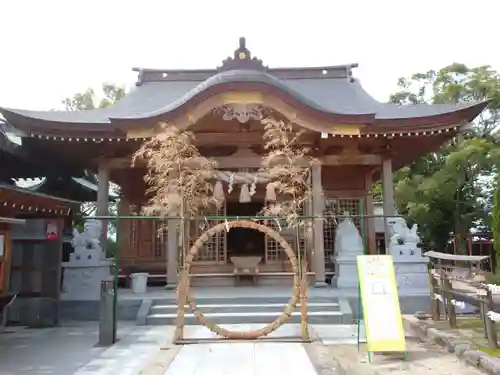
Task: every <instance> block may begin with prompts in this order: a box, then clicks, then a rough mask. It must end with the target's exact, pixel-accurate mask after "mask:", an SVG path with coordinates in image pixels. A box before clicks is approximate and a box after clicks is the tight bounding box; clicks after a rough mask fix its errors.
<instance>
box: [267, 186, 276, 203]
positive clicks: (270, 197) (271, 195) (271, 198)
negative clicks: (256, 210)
mask: <svg viewBox="0 0 500 375" xmlns="http://www.w3.org/2000/svg"><path fill="white" fill-rule="evenodd" d="M266 202H276V189H275V188H274V183H272V182H270V183H268V184H267V186H266Z"/></svg>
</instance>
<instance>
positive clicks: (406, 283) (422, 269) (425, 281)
mask: <svg viewBox="0 0 500 375" xmlns="http://www.w3.org/2000/svg"><path fill="white" fill-rule="evenodd" d="M393 259H394V271H395V273H396V283H397V285H398V294H399V295H400V296H404V295H419V294H421V295H427V296H428V295H429V293H430V288H429V276H428V271H427V263H428V259H427V258H424V257H415V258H413V259H408V258H407V257H405V259H397V257H393Z"/></svg>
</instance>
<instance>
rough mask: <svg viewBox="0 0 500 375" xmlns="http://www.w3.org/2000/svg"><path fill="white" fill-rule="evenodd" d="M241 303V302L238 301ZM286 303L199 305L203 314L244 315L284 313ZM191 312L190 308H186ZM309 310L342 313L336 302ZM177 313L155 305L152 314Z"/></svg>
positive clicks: (170, 307)
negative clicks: (246, 313)
mask: <svg viewBox="0 0 500 375" xmlns="http://www.w3.org/2000/svg"><path fill="white" fill-rule="evenodd" d="M238 302H239V301H238ZM285 305H286V303H261V304H248V303H245V304H242V303H227V304H197V306H198V308H199V309H201V310H202V311H203V313H207V314H208V313H244V312H278V313H279V312H282V311H283V310H284V309H285ZM186 309H187V310H189V306H186ZM298 309H300V303H299V304H297V307H296V308H295V310H298ZM307 310H308V311H310V312H314V311H340V306H339V304H338V303H335V302H320V303H317V302H314V303H308V304H307ZM176 312H177V305H174V304H169V305H153V306H152V307H151V311H150V314H170V313H176Z"/></svg>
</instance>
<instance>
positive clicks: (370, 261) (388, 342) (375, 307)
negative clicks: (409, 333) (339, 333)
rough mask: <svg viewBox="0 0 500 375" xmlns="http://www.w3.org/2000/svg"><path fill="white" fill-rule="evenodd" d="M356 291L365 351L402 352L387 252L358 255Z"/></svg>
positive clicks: (403, 344) (400, 322) (402, 338)
mask: <svg viewBox="0 0 500 375" xmlns="http://www.w3.org/2000/svg"><path fill="white" fill-rule="evenodd" d="M357 265H358V276H359V293H360V296H361V302H362V305H363V316H364V323H365V330H366V342H367V344H368V352H369V353H370V352H371V353H373V352H406V341H405V334H404V328H403V319H402V316H401V308H400V306H399V297H398V288H397V285H396V276H395V272H394V264H393V261H392V256H391V255H358V256H357Z"/></svg>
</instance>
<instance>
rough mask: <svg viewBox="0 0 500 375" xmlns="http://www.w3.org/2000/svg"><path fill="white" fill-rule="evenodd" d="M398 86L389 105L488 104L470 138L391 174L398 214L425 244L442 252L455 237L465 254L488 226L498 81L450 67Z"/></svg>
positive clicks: (498, 155)
mask: <svg viewBox="0 0 500 375" xmlns="http://www.w3.org/2000/svg"><path fill="white" fill-rule="evenodd" d="M398 86H399V91H398V92H396V93H395V94H393V95H391V97H390V102H392V103H397V104H420V103H434V104H444V103H459V102H470V101H482V100H487V99H489V100H490V103H489V106H488V108H487V109H486V110H485V111H484V112H483V113H482V114H481V115H480V116H479V118H478V119H477V120H476V121H475V123H474V124H473V125H474V128H473V131H472V134H471V135H469V136H467V137H464V136H462V135H459V136H457V137H456V138H455V139H453V140H452V141H450V142H449V143H448V144H447V145H444V146H443V147H442V148H441V149H440V150H439V151H437V152H434V153H431V154H429V155H425V156H424V157H422V158H420V159H419V160H417V161H416V162H415V163H413V164H412V165H411V166H409V167H406V168H403V169H402V170H400V171H398V172H396V174H395V180H396V203H397V206H398V210H399V212H400V213H401V214H403V215H405V216H407V217H408V218H409V219H410V220H411V221H414V222H416V223H417V224H419V226H420V229H421V233H420V234H421V236H422V238H423V240H424V242H426V243H427V244H432V245H434V246H435V247H436V248H437V249H439V250H441V251H442V250H444V249H445V248H446V246H447V245H448V244H449V240H450V234H451V233H454V235H455V240H456V244H457V248H458V250H459V251H460V252H464V251H465V248H466V245H465V244H466V241H465V240H466V237H467V234H468V233H469V232H470V230H471V229H472V228H489V227H490V226H491V215H490V208H491V200H490V199H489V196H488V195H489V194H488V193H489V192H490V189H488V187H489V185H491V180H492V179H494V178H495V176H496V175H497V173H498V166H499V165H500V151H499V147H498V139H495V137H494V136H493V131H494V130H495V129H496V128H498V126H499V125H500V75H499V73H498V72H496V71H495V70H493V69H491V67H489V66H480V67H477V68H472V69H469V68H468V67H467V66H466V65H464V64H458V63H454V64H452V65H449V66H447V67H444V68H442V69H440V70H438V71H434V70H430V71H428V72H426V73H417V74H414V75H413V76H411V77H410V78H400V79H399V81H398Z"/></svg>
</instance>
